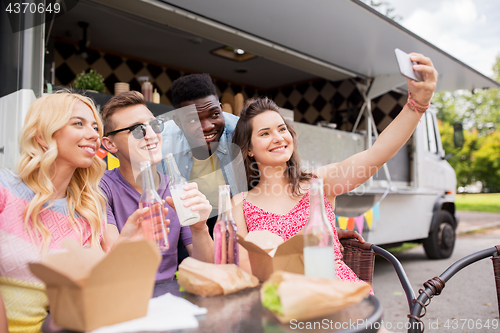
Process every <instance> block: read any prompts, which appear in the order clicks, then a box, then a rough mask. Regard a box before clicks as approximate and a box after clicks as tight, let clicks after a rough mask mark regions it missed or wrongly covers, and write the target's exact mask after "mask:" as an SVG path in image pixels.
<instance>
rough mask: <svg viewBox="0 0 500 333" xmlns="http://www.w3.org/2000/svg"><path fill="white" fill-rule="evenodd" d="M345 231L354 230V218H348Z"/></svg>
mask: <svg viewBox="0 0 500 333" xmlns="http://www.w3.org/2000/svg"><path fill="white" fill-rule="evenodd" d="M347 230H349V231H352V230H354V217H349V219H348V220H347Z"/></svg>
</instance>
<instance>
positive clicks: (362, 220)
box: [354, 215, 365, 235]
mask: <svg viewBox="0 0 500 333" xmlns="http://www.w3.org/2000/svg"><path fill="white" fill-rule="evenodd" d="M354 222H355V223H356V227H357V228H358V233H359V234H360V235H362V234H363V227H364V225H365V218H364V216H363V215H359V216H356V217H355V218H354Z"/></svg>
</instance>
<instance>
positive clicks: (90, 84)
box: [74, 69, 106, 93]
mask: <svg viewBox="0 0 500 333" xmlns="http://www.w3.org/2000/svg"><path fill="white" fill-rule="evenodd" d="M74 85H75V88H76V89H82V90H95V91H97V92H100V93H104V91H105V89H106V86H105V85H104V78H103V77H102V75H101V74H99V73H97V72H95V71H94V70H93V69H91V70H90V71H89V72H88V73H85V72H81V73H80V74H78V75H77V76H76V79H75V82H74Z"/></svg>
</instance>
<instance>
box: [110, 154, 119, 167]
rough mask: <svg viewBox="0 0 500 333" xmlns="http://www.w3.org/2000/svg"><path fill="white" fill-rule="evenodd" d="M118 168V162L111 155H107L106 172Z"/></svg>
mask: <svg viewBox="0 0 500 333" xmlns="http://www.w3.org/2000/svg"><path fill="white" fill-rule="evenodd" d="M119 166H120V161H119V160H118V159H117V158H116V157H114V156H113V155H112V154H108V170H113V169H114V168H118V167H119Z"/></svg>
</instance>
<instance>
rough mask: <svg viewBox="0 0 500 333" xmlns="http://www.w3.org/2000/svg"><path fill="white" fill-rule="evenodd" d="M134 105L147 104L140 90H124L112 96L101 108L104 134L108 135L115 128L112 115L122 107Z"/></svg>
mask: <svg viewBox="0 0 500 333" xmlns="http://www.w3.org/2000/svg"><path fill="white" fill-rule="evenodd" d="M134 105H146V101H145V100H144V96H143V95H142V94H141V93H140V92H138V91H126V92H122V93H120V94H118V95H116V96H113V97H111V99H110V100H109V101H108V102H107V103H106V104H104V106H103V107H102V109H101V118H102V123H103V127H104V136H106V135H108V133H109V132H111V131H113V130H115V129H114V128H113V126H114V125H113V123H112V122H111V116H112V115H113V114H114V113H115V112H116V111H118V110H120V109H123V108H126V107H129V106H134Z"/></svg>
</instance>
